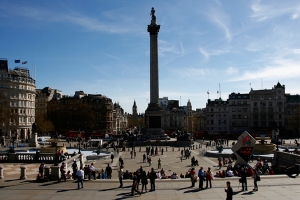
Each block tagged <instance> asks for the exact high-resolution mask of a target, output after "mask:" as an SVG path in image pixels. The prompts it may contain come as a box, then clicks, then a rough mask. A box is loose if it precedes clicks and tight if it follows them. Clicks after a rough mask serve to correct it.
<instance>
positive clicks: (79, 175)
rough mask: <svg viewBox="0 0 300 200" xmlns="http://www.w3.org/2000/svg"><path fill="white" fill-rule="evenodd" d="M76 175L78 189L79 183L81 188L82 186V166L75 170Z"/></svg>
mask: <svg viewBox="0 0 300 200" xmlns="http://www.w3.org/2000/svg"><path fill="white" fill-rule="evenodd" d="M76 176H77V184H78V190H79V189H80V184H81V188H83V179H84V171H83V168H81V169H79V170H77V172H76Z"/></svg>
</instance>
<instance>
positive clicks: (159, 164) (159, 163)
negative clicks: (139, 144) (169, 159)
mask: <svg viewBox="0 0 300 200" xmlns="http://www.w3.org/2000/svg"><path fill="white" fill-rule="evenodd" d="M160 168H161V160H160V158H159V159H158V169H160Z"/></svg>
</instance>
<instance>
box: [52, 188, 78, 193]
mask: <svg viewBox="0 0 300 200" xmlns="http://www.w3.org/2000/svg"><path fill="white" fill-rule="evenodd" d="M72 190H78V189H77V188H76V189H66V190H58V191H57V193H59V192H68V191H72Z"/></svg>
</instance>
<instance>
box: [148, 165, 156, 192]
mask: <svg viewBox="0 0 300 200" xmlns="http://www.w3.org/2000/svg"><path fill="white" fill-rule="evenodd" d="M156 178H157V176H156V172H155V171H154V169H153V168H151V172H150V175H149V179H150V183H151V190H150V191H155V179H156Z"/></svg>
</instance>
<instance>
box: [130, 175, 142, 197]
mask: <svg viewBox="0 0 300 200" xmlns="http://www.w3.org/2000/svg"><path fill="white" fill-rule="evenodd" d="M134 192H137V193H138V194H140V196H141V194H142V192H140V191H138V189H137V176H136V172H133V175H132V186H131V196H134Z"/></svg>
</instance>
